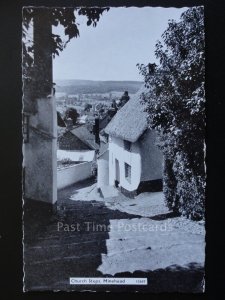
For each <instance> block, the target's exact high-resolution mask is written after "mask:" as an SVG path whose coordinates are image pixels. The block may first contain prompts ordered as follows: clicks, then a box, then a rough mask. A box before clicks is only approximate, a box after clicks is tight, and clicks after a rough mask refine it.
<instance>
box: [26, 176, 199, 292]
mask: <svg viewBox="0 0 225 300" xmlns="http://www.w3.org/2000/svg"><path fill="white" fill-rule="evenodd" d="M89 183H90V185H91V184H93V183H92V182H89ZM89 183H88V184H89ZM86 184H87V183H86ZM86 186H87V185H86ZM76 189H77V185H74V186H72V187H70V188H67V189H64V190H61V191H60V192H59V193H58V204H57V209H55V210H52V209H51V208H50V207H49V206H48V205H47V204H40V203H39V202H36V201H32V200H30V201H26V202H25V206H24V241H25V243H24V263H25V264H24V271H25V277H24V283H25V290H26V291H34V290H50V291H52V290H65V291H69V290H77V291H82V290H98V291H105V290H110V291H136V290H139V291H143V292H163V291H181V292H201V291H202V284H203V281H202V279H203V276H204V272H203V269H202V268H201V267H199V266H198V265H195V264H190V265H189V266H188V268H186V269H184V268H181V267H178V266H174V267H173V268H166V269H163V270H162V269H159V270H156V271H149V272H142V271H135V272H134V273H129V272H125V273H120V274H116V275H115V276H114V277H147V278H148V282H149V285H148V286H90V285H89V286H85V285H83V286H82V285H80V286H72V285H69V277H112V276H111V275H108V276H107V275H103V274H102V273H101V272H99V271H97V268H98V266H99V265H100V264H101V262H102V261H101V254H103V253H107V249H106V240H107V239H108V238H109V234H108V230H107V229H109V228H108V227H107V226H108V225H109V224H110V220H112V219H131V218H140V216H137V215H132V214H128V213H124V212H120V211H118V210H110V209H109V208H108V207H106V206H105V204H104V202H103V201H95V200H93V201H72V200H70V199H69V197H70V196H71V194H73V193H74V191H75V190H76ZM167 217H172V216H167ZM161 218H162V219H164V216H156V220H157V219H161ZM88 224H89V225H88ZM98 225H100V227H98V230H96V226H98ZM100 228H101V229H100Z"/></svg>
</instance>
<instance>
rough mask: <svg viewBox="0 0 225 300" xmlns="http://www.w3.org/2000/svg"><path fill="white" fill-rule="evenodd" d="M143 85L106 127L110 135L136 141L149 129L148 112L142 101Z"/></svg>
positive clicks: (106, 131)
mask: <svg viewBox="0 0 225 300" xmlns="http://www.w3.org/2000/svg"><path fill="white" fill-rule="evenodd" d="M144 91H145V88H144V87H142V88H141V89H140V90H139V91H138V92H137V93H136V94H135V95H134V96H132V97H131V99H130V100H129V101H128V102H127V103H126V104H125V105H124V106H123V107H122V108H121V109H120V110H119V111H118V112H117V113H116V115H115V116H114V117H113V119H112V121H111V122H110V123H109V124H108V125H107V126H106V128H105V129H104V131H105V133H107V134H108V135H111V136H114V137H119V138H121V139H123V140H127V141H130V142H132V143H134V142H136V141H137V140H138V139H139V137H140V136H141V135H142V134H143V133H144V131H145V130H146V129H147V127H148V124H147V113H146V112H144V109H143V105H142V104H141V101H140V96H141V94H142V93H143V92H144Z"/></svg>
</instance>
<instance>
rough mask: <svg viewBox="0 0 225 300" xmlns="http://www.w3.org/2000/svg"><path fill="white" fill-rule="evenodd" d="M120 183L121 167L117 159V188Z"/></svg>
mask: <svg viewBox="0 0 225 300" xmlns="http://www.w3.org/2000/svg"><path fill="white" fill-rule="evenodd" d="M119 183H120V165H119V161H118V159H115V186H116V187H118V185H119Z"/></svg>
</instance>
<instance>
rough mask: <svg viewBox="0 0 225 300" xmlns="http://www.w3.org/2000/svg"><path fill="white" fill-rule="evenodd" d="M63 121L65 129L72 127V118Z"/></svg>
mask: <svg viewBox="0 0 225 300" xmlns="http://www.w3.org/2000/svg"><path fill="white" fill-rule="evenodd" d="M65 123H66V129H67V130H71V129H73V120H72V119H71V118H67V119H66V120H65Z"/></svg>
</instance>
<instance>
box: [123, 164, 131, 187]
mask: <svg viewBox="0 0 225 300" xmlns="http://www.w3.org/2000/svg"><path fill="white" fill-rule="evenodd" d="M124 175H125V178H126V180H127V181H128V182H129V183H131V165H129V164H128V163H126V162H125V163H124Z"/></svg>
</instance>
